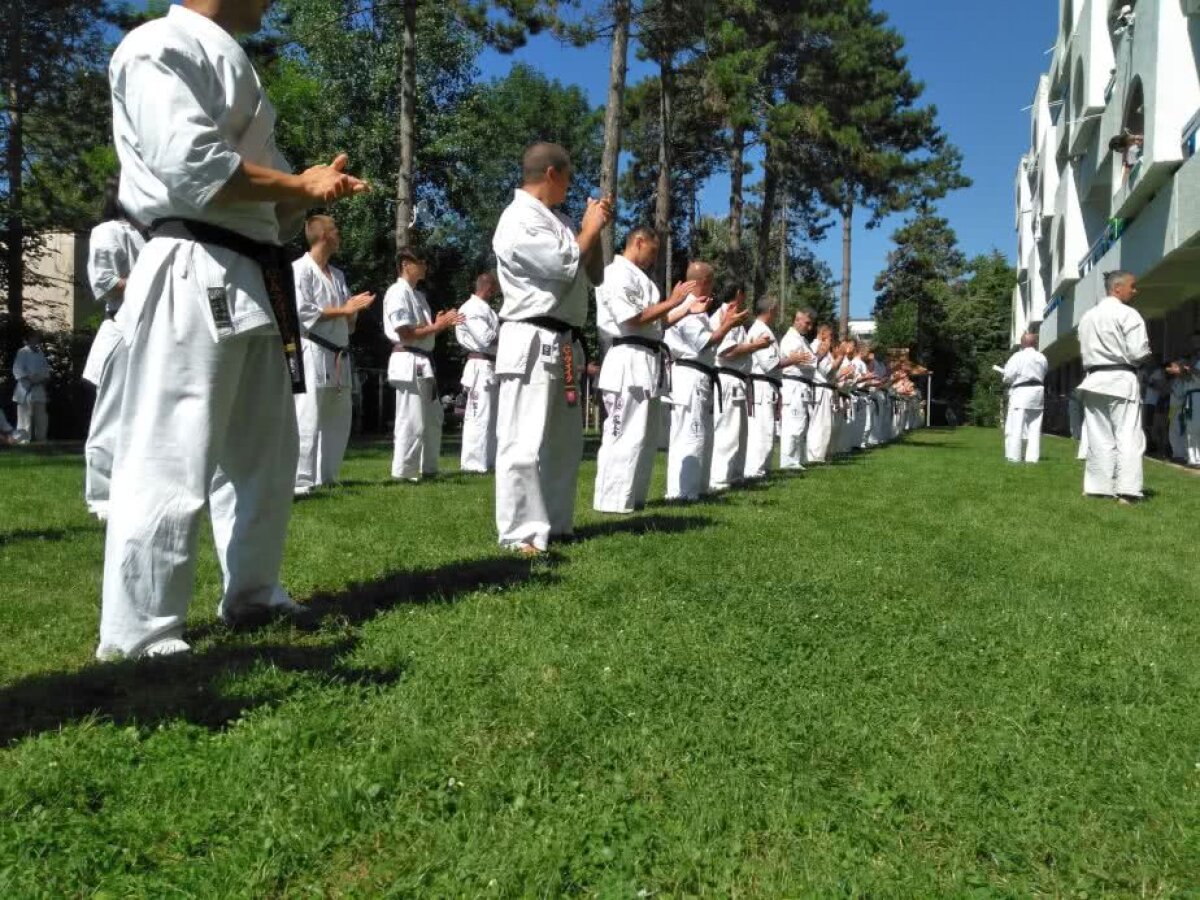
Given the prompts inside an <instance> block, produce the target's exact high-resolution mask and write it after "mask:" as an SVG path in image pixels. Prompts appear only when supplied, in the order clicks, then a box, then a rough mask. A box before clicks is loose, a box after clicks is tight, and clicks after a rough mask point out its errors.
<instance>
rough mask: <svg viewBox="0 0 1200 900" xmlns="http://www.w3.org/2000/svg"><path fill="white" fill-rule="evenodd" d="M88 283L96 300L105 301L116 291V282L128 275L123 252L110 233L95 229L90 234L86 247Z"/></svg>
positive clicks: (127, 266) (126, 262) (127, 264)
mask: <svg viewBox="0 0 1200 900" xmlns="http://www.w3.org/2000/svg"><path fill="white" fill-rule="evenodd" d="M87 272H88V282H89V283H90V284H91V286H92V294H93V295H94V296H95V298H96V299H97V300H100V301H104V300H107V299H108V297H109V295H110V294H112V293H113V291H115V290H116V289H117V282H118V281H120V280H121V279H122V278H124V277H126V276H127V275H128V274H129V263H128V260H126V259H125V252H124V251H123V250H122V249H121V248H120V246H118V244H117V242H116V241H114V240H113V239H112V235H111V233H109V232H107V231H101V230H100V229H97V230H96V231H93V232H92V240H91V245H90V246H89V247H88V263H87Z"/></svg>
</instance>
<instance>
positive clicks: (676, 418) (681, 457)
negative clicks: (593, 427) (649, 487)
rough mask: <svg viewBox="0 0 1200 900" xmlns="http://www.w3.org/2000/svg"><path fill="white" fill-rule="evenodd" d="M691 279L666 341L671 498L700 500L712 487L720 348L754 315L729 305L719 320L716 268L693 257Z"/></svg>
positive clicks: (689, 273) (669, 493)
mask: <svg viewBox="0 0 1200 900" xmlns="http://www.w3.org/2000/svg"><path fill="white" fill-rule="evenodd" d="M686 277H687V280H688V281H689V282H690V283H691V284H693V285H694V287H693V288H692V293H691V295H690V296H689V297H688V298H687V299H686V300H685V301H684V305H683V307H682V308H681V313H682V315H681V317H680V318H678V319H675V318H674V316H673V315H672V317H671V321H670V326H669V327H668V328H667V330H666V334H665V335H664V342H665V343H666V345H667V349H668V350H669V351H670V353H671V359H672V366H671V396H670V399H669V400H668V401H667V402H668V403H670V405H671V438H670V443H669V444H668V445H667V494H666V496H667V499H668V500H698V499H700V497H702V496H703V495H704V494H706V493H708V490H709V478H710V475H711V472H712V453H713V410H714V400H716V398H717V370H716V358H717V347H718V346H719V345H720V344H721V342H722V341H724V340H725V336H726V335H727V334H728V333H729V332H730V331H731V330H732V329H734V328H736V327H739V326H740V325H741V324H742V323H743V322H745V321H746V320H747V319H748V318H749V313H748V312H746V311H745V310H741V309H738V308H736V307H734V306H732V305H727V306H726V307H725V309H724V310H723V312H722V314H721V316H720V317H719V318H718V319H716V320H714V319H713V318H711V317H710V316H709V313H708V310H709V307H710V306H711V304H712V291H713V280H714V275H713V269H712V266H710V265H709V264H708V263H705V262H693V263H691V264H690V265H689V266H688V269H687V276H686Z"/></svg>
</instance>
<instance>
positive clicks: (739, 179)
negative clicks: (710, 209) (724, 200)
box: [729, 125, 746, 264]
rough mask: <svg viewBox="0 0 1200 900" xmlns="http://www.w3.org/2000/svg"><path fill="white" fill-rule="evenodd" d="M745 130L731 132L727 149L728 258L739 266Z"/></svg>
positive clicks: (744, 174)
mask: <svg viewBox="0 0 1200 900" xmlns="http://www.w3.org/2000/svg"><path fill="white" fill-rule="evenodd" d="M745 158H746V129H745V128H744V127H742V126H740V125H739V126H738V127H737V128H735V129H734V130H733V145H732V146H731V147H730V149H729V256H730V258H731V262H733V263H734V264H740V262H741V255H742V213H743V210H744V209H745V200H744V198H743V197H742V183H743V181H744V179H745V176H746V163H745Z"/></svg>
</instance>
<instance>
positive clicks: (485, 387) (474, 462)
mask: <svg viewBox="0 0 1200 900" xmlns="http://www.w3.org/2000/svg"><path fill="white" fill-rule="evenodd" d="M499 287H500V285H499V282H497V280H496V276H495V274H493V273H492V272H483V273H482V274H480V275H479V276H478V277H477V278H476V279H475V293H473V294H472V295H471V296H470V298H469V299H468V300H467V302H466V303H464V304H463V305H462V306H460V307H459V308H458V312H459V315H461V316H462V317H463V320H462V322H461V324H459V325H458V326H457V327H456V328H455V331H454V336H455V337H456V338H458V343H459V344H461V345H462V348H463V349H464V350H466V351H467V364H466V365H465V366H463V373H462V382H461V383H462V387H463V390H464V391H466V392H467V405H466V409H465V411H464V412H463V430H462V455H461V460H460V466H461V468H462V470H463V471H464V472H476V473H483V472H490V471H491V470H492V468H493V467H494V466H495V465H496V391H497V383H496V345H497V343H498V341H499V340H500V317H499V316H497V315H496V311H495V310H494V309H492V305H491V304H492V298H493V297H495V296H496V292H497V290H498V289H499Z"/></svg>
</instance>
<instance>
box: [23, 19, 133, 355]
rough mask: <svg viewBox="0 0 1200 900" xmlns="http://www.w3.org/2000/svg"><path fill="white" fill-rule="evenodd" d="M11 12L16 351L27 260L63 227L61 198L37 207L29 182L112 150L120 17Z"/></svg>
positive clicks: (42, 199) (45, 198)
mask: <svg viewBox="0 0 1200 900" xmlns="http://www.w3.org/2000/svg"><path fill="white" fill-rule="evenodd" d="M3 8H4V12H5V16H4V18H5V27H4V28H3V29H0V52H2V53H3V58H4V91H3V96H2V97H0V110H2V112H3V116H4V125H3V131H2V133H0V140H2V141H3V145H4V146H3V156H4V181H3V186H2V189H0V191H2V192H0V212H2V215H3V219H4V229H3V233H2V241H3V245H4V247H3V255H2V262H0V280H2V281H3V284H4V289H5V293H6V294H7V297H8V302H7V324H8V327H7V345H8V349H9V350H15V348H16V346H17V345H18V344H19V343H20V332H21V327H22V323H23V321H24V296H25V294H24V292H25V286H26V283H27V280H28V273H27V271H26V267H25V259H26V257H27V256H28V255H30V254H36V253H37V252H38V250H39V248H40V246H41V243H40V242H41V232H42V231H43V230H44V229H47V228H53V227H58V226H60V224H61V215H60V214H61V210H60V209H59V207H58V204H57V202H56V196H55V194H54V193H53V192H49V191H37V192H34V195H33V196H34V197H36V200H37V202H35V203H34V204H33V205H32V206H31V202H30V201H31V192H30V191H29V186H28V176H29V174H30V172H31V170H32V168H33V167H34V166H35V165H38V164H41V165H42V166H43V168H44V171H45V173H46V175H47V178H50V179H52V178H53V177H55V175H57V174H61V173H63V172H66V171H69V170H70V168H71V167H72V166H75V165H76V164H78V163H79V161H80V157H81V156H82V155H83V154H84V153H86V152H87V151H88V150H90V149H91V148H93V147H95V146H97V145H98V144H106V143H107V140H106V138H105V134H106V130H107V127H108V125H109V122H108V113H107V108H108V103H107V94H108V91H107V81H106V79H105V77H104V66H105V62H106V57H107V49H108V45H107V41H106V35H105V28H106V26H107V25H108V23H109V22H110V21H111V15H112V12H113V11H112V10H111V9H110V7H109V5H108V4H107V3H104V2H100V3H96V2H83V0H38V2H36V3H32V4H31V3H28V2H25V0H4V3H3Z"/></svg>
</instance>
